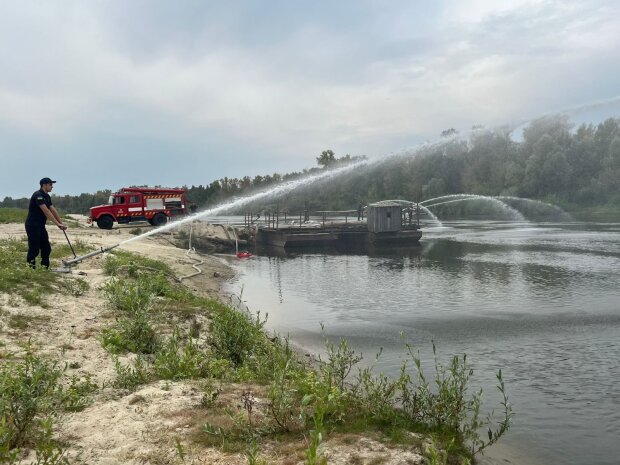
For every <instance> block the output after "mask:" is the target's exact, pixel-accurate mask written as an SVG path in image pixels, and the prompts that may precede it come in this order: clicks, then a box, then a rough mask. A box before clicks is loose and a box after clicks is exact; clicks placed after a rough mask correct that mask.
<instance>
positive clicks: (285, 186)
mask: <svg viewBox="0 0 620 465" xmlns="http://www.w3.org/2000/svg"><path fill="white" fill-rule="evenodd" d="M366 164H367V162H366V161H361V162H357V163H351V164H350V165H346V166H343V167H341V168H336V169H332V170H326V171H325V172H322V173H320V174H316V175H313V176H308V177H305V178H302V179H296V180H293V181H287V182H285V183H282V184H280V185H278V186H276V187H274V188H271V189H268V190H266V191H262V192H257V193H256V194H253V195H250V196H247V197H241V198H238V199H236V200H233V201H231V202H228V203H225V204H223V205H219V206H217V207H213V208H210V209H208V210H204V211H201V212H198V213H194V214H193V215H189V216H187V217H185V218H183V219H182V220H180V221H174V222H171V223H168V224H167V225H165V226H161V227H159V228H157V229H153V230H152V231H148V232H146V233H144V234H140V235H139V236H135V237H132V238H130V239H126V240H124V241H121V242H119V243H118V244H115V245H112V246H109V247H102V248H101V249H99V250H95V251H94V252H90V253H87V254H86V255H82V256H80V257H75V258H73V259H71V260H63V264H64V265H65V266H73V265H76V264H78V263H80V262H82V261H83V260H85V259H87V258H90V257H94V256H95V255H99V254H102V253H105V252H109V251H110V250H112V249H115V248H116V247H120V246H122V245H124V244H128V243H130V242H134V241H138V240H141V239H144V238H146V237H149V236H153V235H155V234H160V233H163V232H166V231H169V230H171V229H174V228H177V227H178V226H181V225H183V224H186V223H191V222H193V221H195V220H197V219H200V218H203V217H205V216H213V215H215V214H217V213H220V212H222V211H225V210H230V209H231V208H238V207H242V206H243V205H246V204H248V203H251V202H254V201H257V200H261V199H265V198H268V197H271V196H277V195H282V194H286V193H288V192H291V191H293V190H295V189H298V188H299V187H303V186H306V185H310V184H313V183H315V182H318V181H322V180H324V179H329V178H332V177H335V176H340V175H342V174H344V173H347V172H349V171H353V170H354V169H356V168H359V167H360V166H364V165H366Z"/></svg>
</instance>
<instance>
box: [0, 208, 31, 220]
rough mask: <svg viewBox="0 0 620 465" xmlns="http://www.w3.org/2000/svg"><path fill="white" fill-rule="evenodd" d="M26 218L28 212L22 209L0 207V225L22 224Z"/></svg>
mask: <svg viewBox="0 0 620 465" xmlns="http://www.w3.org/2000/svg"><path fill="white" fill-rule="evenodd" d="M26 216H28V210H25V209H22V208H2V207H0V224H7V223H23V222H25V221H26Z"/></svg>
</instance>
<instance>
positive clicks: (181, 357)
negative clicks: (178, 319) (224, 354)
mask: <svg viewBox="0 0 620 465" xmlns="http://www.w3.org/2000/svg"><path fill="white" fill-rule="evenodd" d="M179 339H180V334H179V331H178V329H175V331H174V333H173V334H172V336H170V338H168V340H167V341H166V343H165V344H163V346H162V348H161V350H160V351H159V352H158V353H157V356H156V358H155V374H156V375H157V377H158V378H161V379H174V380H177V379H185V378H201V377H205V376H207V374H208V372H209V367H208V359H207V356H206V355H205V354H204V352H202V351H201V350H200V349H199V348H198V347H197V346H196V344H195V343H194V342H192V339H191V338H189V339H188V341H187V343H186V344H184V345H183V346H182V347H181V346H180V344H179Z"/></svg>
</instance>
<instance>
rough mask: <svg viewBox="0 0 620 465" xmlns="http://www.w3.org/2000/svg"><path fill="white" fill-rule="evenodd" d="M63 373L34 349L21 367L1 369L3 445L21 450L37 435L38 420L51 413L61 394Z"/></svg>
mask: <svg viewBox="0 0 620 465" xmlns="http://www.w3.org/2000/svg"><path fill="white" fill-rule="evenodd" d="M61 376H62V370H61V369H60V368H58V366H57V364H55V363H50V362H47V361H44V360H43V359H41V358H40V357H38V356H36V355H34V354H33V353H32V351H31V350H30V348H29V347H28V348H27V353H26V356H25V357H24V359H23V360H22V361H21V362H20V363H15V364H7V365H3V366H2V367H0V422H1V424H2V435H3V437H2V442H3V443H4V442H6V443H8V444H9V448H14V447H18V446H20V445H22V444H24V443H25V442H27V441H28V439H29V438H31V437H32V436H34V435H35V434H36V421H35V420H36V418H37V417H38V416H39V415H41V414H44V413H46V412H49V411H50V410H51V408H52V406H53V404H54V403H55V401H56V399H57V397H58V395H59V394H60V393H61V390H62V388H61V386H60V384H59V380H60V377H61Z"/></svg>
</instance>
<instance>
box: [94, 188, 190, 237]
mask: <svg viewBox="0 0 620 465" xmlns="http://www.w3.org/2000/svg"><path fill="white" fill-rule="evenodd" d="M186 214H187V201H186V199H185V189H161V188H156V187H123V188H122V189H121V190H119V191H118V192H116V193H114V194H112V195H110V200H109V201H108V204H107V205H99V206H97V207H92V208H91V209H90V216H89V217H88V222H89V223H92V222H93V221H96V222H97V226H99V227H100V228H101V229H112V226H113V224H114V222H115V221H116V222H118V223H119V224H123V223H130V222H134V221H148V222H149V223H150V224H152V225H153V226H162V225H163V224H165V223H167V222H168V218H173V217H175V216H179V215H186Z"/></svg>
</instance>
